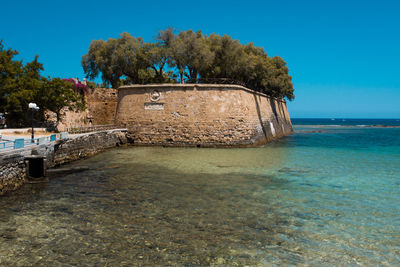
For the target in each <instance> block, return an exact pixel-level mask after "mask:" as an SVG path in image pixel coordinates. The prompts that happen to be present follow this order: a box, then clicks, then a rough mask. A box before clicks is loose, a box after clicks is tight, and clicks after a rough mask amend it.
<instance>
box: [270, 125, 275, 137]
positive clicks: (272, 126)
mask: <svg viewBox="0 0 400 267" xmlns="http://www.w3.org/2000/svg"><path fill="white" fill-rule="evenodd" d="M269 126H270V127H271V133H272V136H275V128H274V125H273V124H272V122H269Z"/></svg>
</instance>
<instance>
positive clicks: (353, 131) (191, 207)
mask: <svg viewBox="0 0 400 267" xmlns="http://www.w3.org/2000/svg"><path fill="white" fill-rule="evenodd" d="M292 122H293V127H294V133H293V134H292V135H290V136H287V137H285V138H282V139H279V140H277V141H274V142H272V143H269V144H267V145H265V146H262V147H256V148H240V149H239V148H230V149H227V148H217V149H215V148H171V147H169V148H164V147H121V148H117V149H112V150H108V151H106V152H103V153H101V154H98V155H96V156H94V157H91V158H88V159H85V160H81V161H78V162H74V163H72V164H69V165H66V166H63V167H78V166H79V167H84V166H86V167H87V169H86V170H84V171H81V172H75V173H64V174H52V175H51V176H50V177H49V181H48V182H46V183H38V184H26V185H25V186H23V188H22V189H20V190H18V191H15V192H13V193H11V194H7V195H5V196H2V197H0V265H1V266H400V119H337V118H334V119H293V120H292ZM82 169H85V168H82Z"/></svg>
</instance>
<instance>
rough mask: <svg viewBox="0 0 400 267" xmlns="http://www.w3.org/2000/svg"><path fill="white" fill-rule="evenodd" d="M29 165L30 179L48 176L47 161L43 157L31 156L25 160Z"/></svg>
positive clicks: (28, 174) (28, 173)
mask: <svg viewBox="0 0 400 267" xmlns="http://www.w3.org/2000/svg"><path fill="white" fill-rule="evenodd" d="M25 162H26V163H27V164H26V165H27V169H26V171H27V176H28V178H41V177H44V176H46V159H45V157H43V156H29V157H26V158H25Z"/></svg>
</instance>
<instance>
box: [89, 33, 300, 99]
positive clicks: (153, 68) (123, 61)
mask: <svg viewBox="0 0 400 267" xmlns="http://www.w3.org/2000/svg"><path fill="white" fill-rule="evenodd" d="M82 67H83V70H84V72H85V74H86V76H87V78H89V79H94V78H96V77H98V76H99V75H101V78H102V80H103V83H105V84H108V85H111V86H112V87H114V88H116V87H118V86H120V85H124V84H148V83H177V82H180V83H184V82H191V83H198V82H203V81H207V80H208V81H214V82H216V83H218V81H222V80H224V79H225V80H226V79H230V80H235V81H237V82H240V83H243V84H245V85H246V86H247V87H250V88H252V89H254V90H258V91H260V92H263V93H266V94H267V95H270V96H273V97H278V98H283V97H286V98H287V99H289V100H293V99H294V89H293V84H292V81H291V80H292V77H291V76H290V75H289V69H288V67H287V65H286V62H285V61H284V60H283V59H282V58H281V57H279V56H275V57H269V56H268V55H267V53H266V52H265V51H264V49H263V48H261V47H256V46H254V44H253V43H248V44H246V45H243V44H241V43H240V42H239V41H238V40H234V39H232V38H231V37H230V36H228V35H224V36H220V35H217V34H211V35H204V34H202V32H201V31H197V32H194V31H192V30H188V31H181V32H179V33H178V34H175V32H174V30H173V29H172V28H167V29H166V30H163V31H160V32H159V33H158V34H157V36H156V38H155V42H153V43H148V42H144V40H143V39H142V38H141V37H137V38H136V37H133V36H131V35H130V34H129V33H122V34H121V35H120V37H119V38H117V39H113V38H110V39H108V40H107V41H104V40H93V41H92V42H91V43H90V46H89V51H88V53H87V54H86V55H84V56H83V57H82Z"/></svg>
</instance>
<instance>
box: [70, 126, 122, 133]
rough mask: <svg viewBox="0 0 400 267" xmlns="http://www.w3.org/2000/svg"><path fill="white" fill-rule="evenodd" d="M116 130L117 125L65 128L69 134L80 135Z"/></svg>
mask: <svg viewBox="0 0 400 267" xmlns="http://www.w3.org/2000/svg"><path fill="white" fill-rule="evenodd" d="M118 128H119V127H118V125H114V124H107V125H93V126H80V127H69V128H67V132H68V133H70V134H80V133H89V132H97V131H105V130H112V129H118Z"/></svg>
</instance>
